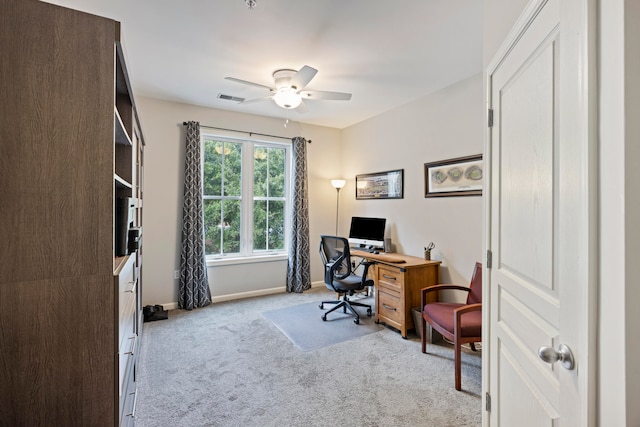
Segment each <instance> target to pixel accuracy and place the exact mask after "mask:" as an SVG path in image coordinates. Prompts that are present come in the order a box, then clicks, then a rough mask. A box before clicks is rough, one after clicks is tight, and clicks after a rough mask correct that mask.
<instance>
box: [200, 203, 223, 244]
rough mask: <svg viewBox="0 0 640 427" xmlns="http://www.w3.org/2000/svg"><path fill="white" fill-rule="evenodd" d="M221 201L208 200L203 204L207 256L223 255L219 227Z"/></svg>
mask: <svg viewBox="0 0 640 427" xmlns="http://www.w3.org/2000/svg"><path fill="white" fill-rule="evenodd" d="M220 207H221V201H220V200H207V199H205V200H204V202H203V209H204V251H205V254H206V255H220V254H221V253H222V251H221V249H222V245H221V242H222V233H221V232H220V227H218V225H219V224H220V223H221V219H220V212H221V211H220Z"/></svg>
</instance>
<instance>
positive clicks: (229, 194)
mask: <svg viewBox="0 0 640 427" xmlns="http://www.w3.org/2000/svg"><path fill="white" fill-rule="evenodd" d="M203 152H204V165H203V192H204V194H203V199H204V230H205V253H206V254H207V255H208V256H212V257H221V256H225V255H233V256H244V257H246V256H254V255H264V254H267V253H278V252H284V251H286V248H287V233H286V230H287V226H286V225H287V217H288V215H287V214H286V213H287V209H288V206H289V197H288V194H289V177H290V173H289V170H290V165H291V159H290V157H291V154H290V153H291V149H290V145H289V144H278V143H272V142H264V141H253V140H234V139H229V138H221V137H216V136H212V135H204V136H203ZM247 195H248V196H247Z"/></svg>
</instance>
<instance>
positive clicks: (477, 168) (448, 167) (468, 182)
mask: <svg viewBox="0 0 640 427" xmlns="http://www.w3.org/2000/svg"><path fill="white" fill-rule="evenodd" d="M483 174H484V165H483V163H482V154H478V155H475V156H467V157H458V158H455V159H449V160H441V161H439V162H431V163H425V164H424V197H449V196H481V195H482V185H483Z"/></svg>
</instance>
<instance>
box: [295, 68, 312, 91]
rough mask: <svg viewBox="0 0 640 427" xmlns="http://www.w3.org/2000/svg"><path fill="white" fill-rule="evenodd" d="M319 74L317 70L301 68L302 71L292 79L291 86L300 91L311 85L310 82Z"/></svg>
mask: <svg viewBox="0 0 640 427" xmlns="http://www.w3.org/2000/svg"><path fill="white" fill-rule="evenodd" d="M317 72H318V70H316V69H315V68H312V67H309V66H308V65H305V66H304V67H302V68H300V70H298V72H297V73H295V74H294V75H293V77H291V81H290V82H289V85H290V86H291V87H295V88H296V90H300V89H302V88H303V87H305V86H306V85H308V84H309V82H310V81H311V79H312V78H314V77H315V75H316V73H317Z"/></svg>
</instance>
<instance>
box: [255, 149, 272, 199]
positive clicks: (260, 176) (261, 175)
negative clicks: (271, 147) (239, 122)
mask: <svg viewBox="0 0 640 427" xmlns="http://www.w3.org/2000/svg"><path fill="white" fill-rule="evenodd" d="M267 153H268V148H266V147H258V146H256V147H255V148H254V150H253V195H254V196H256V197H266V196H267V168H268V165H269V161H268V160H267V156H268V154H267Z"/></svg>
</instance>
